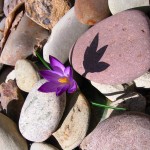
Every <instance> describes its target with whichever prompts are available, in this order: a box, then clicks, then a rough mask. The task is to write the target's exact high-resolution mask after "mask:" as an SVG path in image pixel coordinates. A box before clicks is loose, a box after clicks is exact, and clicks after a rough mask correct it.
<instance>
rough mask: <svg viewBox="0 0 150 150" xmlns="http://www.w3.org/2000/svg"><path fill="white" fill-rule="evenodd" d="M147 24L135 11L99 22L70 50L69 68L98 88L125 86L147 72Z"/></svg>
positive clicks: (149, 63)
mask: <svg viewBox="0 0 150 150" xmlns="http://www.w3.org/2000/svg"><path fill="white" fill-rule="evenodd" d="M149 23H150V20H149V18H148V17H147V16H146V15H145V14H144V13H143V12H141V11H137V10H130V11H124V12H121V13H118V14H116V15H114V16H112V17H109V18H107V19H105V20H103V21H101V22H99V23H98V24H96V25H95V26H93V27H92V28H90V29H89V30H88V31H87V32H86V33H85V34H83V35H82V36H81V37H80V38H79V39H78V40H77V42H76V43H75V45H74V46H73V50H72V51H71V53H70V61H71V63H72V65H73V68H74V69H75V70H76V71H77V72H78V73H79V74H81V75H83V76H85V77H86V78H87V79H89V80H92V81H94V82H97V83H101V84H111V85H113V84H122V83H127V82H130V81H132V80H134V79H135V78H137V77H139V76H141V75H143V74H144V73H145V72H147V71H148V70H149V68H150V42H149V41H150V30H149Z"/></svg>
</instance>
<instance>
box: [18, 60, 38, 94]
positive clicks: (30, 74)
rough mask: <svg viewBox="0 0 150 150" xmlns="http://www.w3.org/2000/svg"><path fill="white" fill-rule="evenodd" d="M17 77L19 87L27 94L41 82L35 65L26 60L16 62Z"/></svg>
mask: <svg viewBox="0 0 150 150" xmlns="http://www.w3.org/2000/svg"><path fill="white" fill-rule="evenodd" d="M15 76H16V82H17V85H18V87H19V88H20V89H21V90H22V91H25V92H30V90H31V89H32V88H33V86H34V84H35V83H37V82H38V81H39V80H40V76H39V74H38V72H37V70H36V68H35V66H34V64H33V63H32V62H30V61H28V60H25V59H21V60H18V61H17V62H16V64H15Z"/></svg>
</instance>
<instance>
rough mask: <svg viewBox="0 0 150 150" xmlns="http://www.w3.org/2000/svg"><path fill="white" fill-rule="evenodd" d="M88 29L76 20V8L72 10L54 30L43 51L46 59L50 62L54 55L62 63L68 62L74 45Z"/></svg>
mask: <svg viewBox="0 0 150 150" xmlns="http://www.w3.org/2000/svg"><path fill="white" fill-rule="evenodd" d="M88 27H89V26H87V25H83V24H82V23H80V22H79V21H78V20H77V19H76V16H75V12H74V8H72V9H70V10H69V11H68V12H67V13H66V14H65V15H64V16H63V17H62V18H61V19H60V21H58V23H57V24H56V25H55V27H54V28H53V29H52V33H51V35H50V37H49V39H48V42H47V43H46V44H45V46H44V49H43V56H44V59H45V60H46V61H47V62H49V55H52V56H54V57H56V58H57V59H59V60H60V61H61V62H63V63H64V62H66V61H67V59H68V58H69V51H70V49H71V47H72V45H73V44H74V43H75V42H76V40H77V39H78V38H79V37H80V36H81V35H82V34H83V33H84V32H85V31H86V30H87V29H88Z"/></svg>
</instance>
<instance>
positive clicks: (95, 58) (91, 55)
mask: <svg viewBox="0 0 150 150" xmlns="http://www.w3.org/2000/svg"><path fill="white" fill-rule="evenodd" d="M98 41H99V35H98V34H96V36H95V37H94V39H93V41H92V42H91V44H90V46H89V47H87V48H86V51H85V54H84V61H83V66H84V69H85V72H84V73H83V74H82V76H84V77H85V76H86V75H87V73H89V72H91V73H94V72H101V71H104V70H105V69H107V68H108V67H109V66H110V65H109V64H108V63H106V62H103V61H100V59H101V58H102V57H103V55H104V53H105V51H106V49H107V47H108V45H105V46H103V47H102V48H100V49H99V50H97V47H98Z"/></svg>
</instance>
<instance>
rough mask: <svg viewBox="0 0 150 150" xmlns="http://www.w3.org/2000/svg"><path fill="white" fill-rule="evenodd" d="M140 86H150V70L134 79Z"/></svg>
mask: <svg viewBox="0 0 150 150" xmlns="http://www.w3.org/2000/svg"><path fill="white" fill-rule="evenodd" d="M134 82H135V84H136V87H138V88H146V89H147V88H150V72H147V73H145V74H143V75H142V76H140V77H139V78H136V79H135V80H134Z"/></svg>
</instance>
